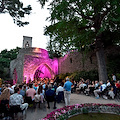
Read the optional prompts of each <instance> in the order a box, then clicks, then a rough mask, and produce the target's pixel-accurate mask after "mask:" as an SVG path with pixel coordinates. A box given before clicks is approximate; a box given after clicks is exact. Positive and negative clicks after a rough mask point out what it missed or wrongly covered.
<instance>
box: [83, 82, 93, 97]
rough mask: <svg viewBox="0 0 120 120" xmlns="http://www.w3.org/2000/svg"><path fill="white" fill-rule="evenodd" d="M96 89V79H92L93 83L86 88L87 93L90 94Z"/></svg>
mask: <svg viewBox="0 0 120 120" xmlns="http://www.w3.org/2000/svg"><path fill="white" fill-rule="evenodd" d="M94 89H95V83H94V81H92V83H91V84H89V85H88V88H86V89H85V93H86V95H89V94H90V93H92V92H93V91H94Z"/></svg>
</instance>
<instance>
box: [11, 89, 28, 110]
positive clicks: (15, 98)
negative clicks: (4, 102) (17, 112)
mask: <svg viewBox="0 0 120 120" xmlns="http://www.w3.org/2000/svg"><path fill="white" fill-rule="evenodd" d="M9 105H10V106H20V109H21V110H25V111H26V110H27V108H28V103H24V100H23V96H22V95H20V89H19V88H18V87H16V88H15V89H14V94H12V95H11V96H10V99H9Z"/></svg>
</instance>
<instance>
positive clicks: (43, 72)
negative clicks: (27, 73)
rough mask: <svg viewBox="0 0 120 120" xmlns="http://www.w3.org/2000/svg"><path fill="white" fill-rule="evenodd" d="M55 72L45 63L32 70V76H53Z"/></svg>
mask: <svg viewBox="0 0 120 120" xmlns="http://www.w3.org/2000/svg"><path fill="white" fill-rule="evenodd" d="M54 76H55V73H54V72H53V70H52V68H51V67H50V66H49V65H48V64H47V63H42V64H40V65H39V66H38V67H37V68H36V69H35V70H34V72H33V78H37V77H41V78H46V77H47V78H54Z"/></svg>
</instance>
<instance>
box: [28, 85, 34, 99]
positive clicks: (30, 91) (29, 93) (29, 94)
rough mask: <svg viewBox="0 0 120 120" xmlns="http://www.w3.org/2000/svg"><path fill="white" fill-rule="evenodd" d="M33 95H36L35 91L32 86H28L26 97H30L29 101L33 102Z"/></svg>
mask: <svg viewBox="0 0 120 120" xmlns="http://www.w3.org/2000/svg"><path fill="white" fill-rule="evenodd" d="M35 94H36V91H35V89H34V88H33V84H29V89H28V90H27V91H26V96H27V97H31V99H32V100H34V96H35Z"/></svg>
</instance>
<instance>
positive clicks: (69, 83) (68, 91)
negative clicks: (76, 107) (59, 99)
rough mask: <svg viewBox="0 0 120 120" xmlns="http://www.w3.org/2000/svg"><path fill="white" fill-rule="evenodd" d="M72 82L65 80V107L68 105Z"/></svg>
mask: <svg viewBox="0 0 120 120" xmlns="http://www.w3.org/2000/svg"><path fill="white" fill-rule="evenodd" d="M72 85H73V84H72V82H70V81H69V78H66V82H65V84H64V87H63V88H64V99H65V106H67V105H69V104H70V95H71V86H72Z"/></svg>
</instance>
